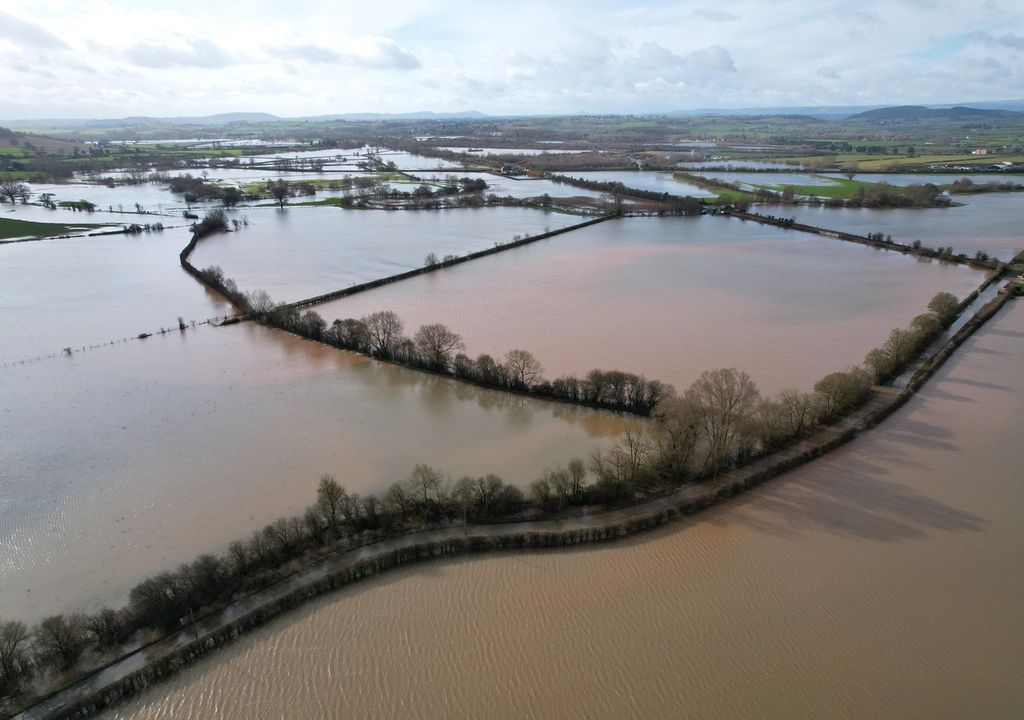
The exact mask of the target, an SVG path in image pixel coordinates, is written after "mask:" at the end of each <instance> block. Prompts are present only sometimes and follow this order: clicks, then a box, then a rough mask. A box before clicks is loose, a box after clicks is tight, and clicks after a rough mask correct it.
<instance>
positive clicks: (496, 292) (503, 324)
mask: <svg viewBox="0 0 1024 720" xmlns="http://www.w3.org/2000/svg"><path fill="white" fill-rule="evenodd" d="M983 279H984V275H982V274H981V273H979V272H976V271H973V270H969V269H966V268H963V267H961V266H957V265H950V264H941V263H938V262H922V261H921V260H918V259H915V258H913V257H910V256H906V255H901V254H899V253H895V252H884V251H878V250H874V249H871V248H867V247H863V246H860V245H855V244H851V243H844V242H840V241H835V240H829V239H825V238H821V237H817V236H814V235H808V234H803V233H797V232H791V231H784V230H779V229H777V228H773V227H766V226H762V225H756V224H754V223H744V222H741V221H738V220H729V219H725V218H715V217H696V218H628V219H623V220H613V221H609V222H605V223H601V224H599V225H595V226H593V227H589V228H585V229H582V230H574V231H572V232H570V233H567V234H564V235H559V236H556V237H554V238H551V239H548V240H542V241H539V242H537V243H534V244H531V245H528V246H525V247H522V248H518V249H515V250H511V251H508V252H504V253H500V254H499V255H495V256H491V257H487V258H482V259H480V260H477V261H474V262H473V263H471V264H469V265H465V266H456V267H453V268H446V269H444V270H441V271H438V272H435V273H430V274H428V275H424V276H420V277H416V278H412V279H410V280H407V281H404V282H402V283H397V284H393V285H388V286H385V287H382V288H377V289H374V290H370V291H368V292H365V293H360V294H359V295H356V296H353V297H350V298H344V299H341V300H337V301H334V302H331V303H326V304H324V305H321V306H318V307H317V308H316V310H317V311H318V312H319V313H320V314H321V315H322V316H323V317H324V319H325V320H327V321H328V322H331V321H333V320H334V319H335V318H338V317H341V318H345V317H360V316H361V315H364V314H367V313H369V312H374V311H377V310H382V309H390V310H394V311H395V312H397V313H398V314H399V316H401V317H402V318H403V320H404V321H405V323H406V328H407V332H408V333H410V334H411V333H412V332H414V331H415V329H416V328H417V327H418V326H420V325H423V324H427V323H433V322H443V323H445V324H446V325H448V326H449V327H450V328H451V329H453V330H455V331H456V332H458V333H460V334H461V335H462V336H463V338H464V340H465V344H466V348H467V352H468V353H469V354H470V355H476V354H478V353H489V354H492V355H495V356H503V355H504V354H505V353H506V352H507V351H508V350H511V349H513V348H524V349H528V350H530V351H531V352H532V353H533V354H534V355H535V356H536V357H537V359H538V360H539V361H540V362H541V364H542V365H543V366H544V368H545V370H546V374H547V375H548V376H549V377H555V376H557V375H562V374H576V375H577V376H580V377H582V376H583V375H584V374H585V373H586V372H587V371H588V370H590V369H593V368H601V369H604V370H611V369H618V370H623V371H627V372H634V373H638V374H641V373H642V374H645V375H647V377H651V378H657V379H659V380H662V381H665V382H671V383H673V384H674V385H676V387H677V388H678V389H680V390H681V389H683V388H685V387H686V386H687V385H689V384H690V383H691V382H692V381H693V380H695V379H696V378H697V376H698V375H699V374H700V373H701V372H702V371H704V370H708V369H712V368H715V367H732V366H735V367H739V368H740V369H743V370H746V371H747V372H748V373H750V374H751V375H752V376H753V378H754V379H755V381H757V382H758V384H759V385H760V387H761V389H762V390H764V391H767V392H775V391H778V390H781V389H784V388H788V387H797V388H800V389H804V390H809V389H810V388H811V386H812V385H813V384H814V382H816V381H817V380H818V379H819V378H821V377H822V376H824V375H826V374H827V373H829V372H833V371H835V370H841V369H844V368H845V367H847V366H849V365H851V364H855V363H859V362H860V361H861V359H862V358H863V357H864V354H865V353H866V352H867V351H868V350H870V349H871V348H872V347H875V346H876V345H879V344H881V343H882V342H883V341H884V340H885V339H886V337H887V336H888V333H889V330H891V329H892V328H893V327H896V326H900V327H902V326H905V325H907V324H908V323H909V322H910V320H911V319H912V318H913V317H914V316H915V315H917V314H919V313H920V312H922V311H923V310H924V308H925V306H926V304H927V303H928V300H929V299H930V298H931V297H932V295H934V294H935V293H936V292H939V291H940V290H947V291H949V292H952V293H954V294H957V295H959V296H961V297H963V296H964V295H967V294H968V293H969V292H971V290H973V289H974V288H976V287H977V286H978V285H979V284H980V283H981V282H982V280H983Z"/></svg>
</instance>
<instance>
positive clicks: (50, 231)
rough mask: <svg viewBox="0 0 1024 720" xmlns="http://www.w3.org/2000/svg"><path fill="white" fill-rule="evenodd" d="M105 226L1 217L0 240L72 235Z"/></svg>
mask: <svg viewBox="0 0 1024 720" xmlns="http://www.w3.org/2000/svg"><path fill="white" fill-rule="evenodd" d="M98 227H103V226H102V225H95V224H89V223H75V224H73V225H65V224H63V223H41V222H31V221H29V220H18V219H16V218H5V217H0V240H7V239H9V238H28V237H32V238H43V237H53V236H54V235H72V234H74V233H78V232H82V231H84V230H92V229H94V228H98Z"/></svg>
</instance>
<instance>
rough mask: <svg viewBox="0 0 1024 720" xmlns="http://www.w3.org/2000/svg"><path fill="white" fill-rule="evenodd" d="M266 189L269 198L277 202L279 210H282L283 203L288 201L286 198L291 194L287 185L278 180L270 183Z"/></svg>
mask: <svg viewBox="0 0 1024 720" xmlns="http://www.w3.org/2000/svg"><path fill="white" fill-rule="evenodd" d="M268 189H269V190H270V196H271V197H273V198H274V199H275V200H277V206H278V207H279V208H284V203H285V201H286V200H287V199H288V196H290V195H291V194H292V191H291V188H290V187H289V186H288V183H287V182H285V181H284V180H278V181H277V182H274V183H271V184H270V187H269V188H268Z"/></svg>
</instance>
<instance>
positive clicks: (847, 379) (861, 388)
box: [814, 367, 872, 419]
mask: <svg viewBox="0 0 1024 720" xmlns="http://www.w3.org/2000/svg"><path fill="white" fill-rule="evenodd" d="M871 384H872V377H871V373H870V372H868V371H867V370H865V369H864V368H861V367H852V368H850V369H849V370H847V371H846V372H835V373H831V374H829V375H826V376H825V377H823V378H822V379H821V380H819V381H818V382H817V383H815V385H814V391H815V392H816V393H818V397H819V398H821V412H822V415H823V416H824V417H825V418H828V419H831V418H834V417H836V416H838V415H841V414H842V413H844V412H845V411H846V410H849V409H850V408H852V407H854V406H855V405H857V403H859V402H860V401H861V399H862V398H863V397H864V396H865V395H867V393H868V391H869V390H870V389H871Z"/></svg>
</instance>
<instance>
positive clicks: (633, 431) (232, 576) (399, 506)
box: [0, 270, 960, 695]
mask: <svg viewBox="0 0 1024 720" xmlns="http://www.w3.org/2000/svg"><path fill="white" fill-rule="evenodd" d="M204 273H206V274H205V275H204V277H214V278H216V277H221V278H222V277H223V274H222V273H218V272H215V271H210V270H207V271H204ZM229 282H230V281H223V280H221V283H222V284H227V283H229ZM236 292H237V291H236ZM248 303H249V305H250V307H251V308H252V311H253V312H257V313H264V314H265V315H267V316H268V317H269V316H270V315H272V314H273V312H274V311H275V308H274V306H273V305H272V303H269V298H268V297H266V294H265V293H257V294H255V295H254V296H250V297H249V299H248ZM959 309H960V303H959V301H958V300H957V298H956V297H954V296H953V295H950V294H949V293H939V294H937V295H936V296H935V297H933V298H932V300H931V302H929V304H928V312H926V313H924V314H922V315H919V316H917V317H916V318H914V320H913V321H912V323H911V324H910V326H909V327H908V328H906V329H902V328H897V329H895V330H893V331H892V333H891V334H890V336H889V339H888V341H887V342H886V343H885V345H883V346H882V347H880V348H876V349H874V350H871V351H870V352H869V353H868V354H867V356H866V358H865V364H864V366H858V367H853V368H850V369H849V370H847V371H844V372H836V373H832V374H830V375H827V376H825V377H824V378H822V379H821V380H820V381H818V383H816V384H815V386H814V392H811V393H805V392H800V391H797V390H786V391H783V392H782V393H780V394H779V395H778V396H776V397H774V398H766V397H763V396H762V395H761V394H760V392H759V391H758V389H757V386H756V385H755V384H754V382H753V381H752V380H751V378H750V377H749V376H748V375H747V374H746V373H744V372H740V371H738V370H736V369H734V368H722V369H717V370H710V371H707V372H704V373H703V374H702V375H701V376H700V377H699V378H698V379H697V380H696V381H695V382H694V383H693V384H692V385H691V386H690V387H689V388H687V389H686V391H685V392H684V393H683V394H682V395H679V396H677V395H675V393H673V392H671V390H670V389H669V388H667V386H662V388H661V389H662V393H661V395H660V397H658V398H657V399H656V400H655V402H654V405H653V408H652V409H651V413H650V415H651V421H650V422H649V423H646V424H632V425H627V427H626V431H625V433H624V435H623V436H622V438H620V440H618V441H617V442H616V443H615V444H614V445H613V446H612V447H611V448H610V449H608V450H607V451H601V450H598V451H596V452H594V453H593V455H592V456H591V458H590V461H589V463H585V462H584V461H583V460H581V459H579V458H574V459H572V460H570V461H569V462H568V463H567V464H566V465H564V466H559V467H555V468H554V469H549V470H546V471H544V472H543V473H542V474H541V476H540V477H539V478H538V479H536V480H535V481H534V482H533V483H532V484H531V485H530V487H529V492H528V494H524V493H523V492H522V491H521V490H520V489H519V488H517V487H516V486H514V485H509V484H506V483H505V482H504V481H503V480H502V479H501V478H500V477H498V476H496V475H493V474H491V475H484V476H479V477H471V476H464V477H462V478H459V479H458V480H455V481H452V480H451V479H450V478H449V477H447V476H446V475H445V474H444V473H442V472H440V471H438V470H436V469H434V468H432V467H430V466H427V465H416V466H415V467H414V468H413V470H412V472H411V473H410V474H409V476H408V477H407V478H405V479H404V480H402V481H401V482H397V483H394V484H393V485H391V487H390V488H389V489H388V490H387V491H386V492H384V493H383V494H382V495H380V496H378V495H375V494H367V495H365V496H360V495H358V494H355V493H351V492H349V491H347V490H346V489H345V488H344V487H343V486H342V485H341V484H339V483H338V482H337V481H336V480H335V479H334V478H333V477H331V476H328V475H325V476H323V477H322V478H321V479H320V482H319V485H318V487H317V496H316V502H315V503H314V504H313V505H311V506H310V507H308V508H307V509H306V510H305V511H304V512H303V513H302V514H300V515H296V516H293V517H290V518H280V519H278V520H275V521H274V522H272V523H270V524H269V525H267V526H265V527H264V528H263V529H262V530H258V531H256V532H254V533H253V534H252V536H251V537H250V538H249V539H248V540H245V541H242V540H239V541H236V542H233V543H232V544H231V545H230V546H229V548H228V550H227V552H226V553H225V554H224V555H223V556H221V557H217V556H214V555H210V554H206V555H201V556H199V557H198V558H196V559H195V560H194V561H192V562H190V563H184V564H182V565H181V566H179V567H178V569H177V570H175V571H169V572H163V573H160V574H159V575H156V576H155V577H152V578H149V579H148V580H145V581H143V582H141V583H139V584H138V585H136V586H135V588H133V589H132V591H131V593H130V602H129V604H128V606H127V607H124V608H121V609H117V610H115V609H111V608H103V609H102V610H100V611H99V612H97V613H94V614H91V615H85V614H81V613H74V614H70V615H67V614H58V615H52V616H49V617H46V618H44V619H43V620H41V621H40V622H39V623H37V624H36V625H35V626H34V627H33V628H31V629H30V628H29V627H28V626H26V625H25V624H24V623H22V622H19V621H16V620H6V621H5V620H2V619H0V695H11V694H14V693H17V692H19V691H20V690H21V689H22V688H23V687H24V686H25V684H26V683H27V682H28V680H29V679H30V678H31V677H33V676H37V677H41V676H46V675H47V674H51V673H59V672H63V671H66V670H67V669H69V668H71V667H72V666H74V665H75V664H76V663H77V662H79V660H80V659H81V658H82V656H83V655H84V654H87V653H91V654H92V655H93V656H94V658H97V659H98V658H99V657H102V656H103V654H104V653H110V652H115V651H116V648H117V647H118V646H120V645H122V644H123V643H125V642H127V641H128V640H129V639H130V638H131V637H132V636H133V635H135V633H137V632H138V631H140V630H147V629H148V630H159V631H171V630H175V629H180V628H183V627H187V625H188V624H189V623H190V622H191V621H192V618H193V617H194V613H195V612H196V611H200V612H201V611H202V609H203V608H210V607H211V606H214V605H215V604H217V603H222V602H226V601H228V600H230V599H231V598H232V597H234V596H237V595H238V594H239V593H243V592H247V591H250V590H254V589H258V588H261V587H266V586H267V585H268V584H271V583H273V582H274V581H275V580H278V579H280V578H282V577H284V576H285V575H286V574H287V573H288V572H289V565H288V563H290V562H292V561H294V560H297V559H303V560H305V561H306V562H312V561H314V560H315V559H316V558H317V557H319V556H321V555H322V554H323V552H324V551H325V549H327V548H331V549H339V550H342V549H345V548H348V547H353V546H356V545H359V544H362V543H366V542H372V541H375V540H379V539H382V538H384V537H388V536H393V535H396V534H401V533H405V532H408V531H411V530H416V529H422V528H424V527H425V526H445V525H451V524H452V523H457V522H460V521H461V522H464V523H480V522H493V521H501V520H536V519H542V518H545V517H551V516H555V515H557V514H559V513H561V512H563V511H564V510H565V509H567V508H570V507H579V506H602V507H608V506H618V505H622V504H628V503H632V502H638V501H642V500H644V499H646V498H649V497H651V496H652V495H656V494H658V493H661V492H664V491H666V490H669V489H671V488H673V487H678V486H680V485H683V484H686V483H693V482H699V481H701V480H705V479H708V478H711V477H714V476H715V475H716V474H717V473H719V472H722V471H727V470H730V469H733V468H735V467H738V466H740V465H742V464H744V463H746V462H749V461H750V460H752V459H753V458H755V457H758V456H760V455H763V454H765V453H770V452H772V451H775V450H778V449H781V448H783V447H785V446H786V445H788V444H790V443H792V442H794V441H795V440H797V439H799V438H801V437H804V436H806V435H807V434H809V433H810V432H811V431H812V430H813V429H814V428H815V427H816V426H817V425H818V424H819V423H820V422H829V421H834V420H836V419H837V418H839V417H841V416H843V415H844V414H846V413H849V412H850V411H851V410H853V409H854V408H856V407H857V406H858V405H859V404H861V403H862V402H863V400H864V399H865V398H866V397H867V396H868V394H869V391H870V388H871V386H872V384H873V383H875V382H878V381H880V380H884V379H886V378H890V377H893V376H895V375H897V374H899V373H900V372H902V371H903V370H904V369H905V368H906V367H907V366H908V365H909V363H911V362H912V361H913V359H914V358H915V357H916V356H917V355H918V353H919V352H920V351H921V350H922V349H923V348H924V347H925V346H926V345H927V344H928V343H929V342H931V341H932V340H933V339H935V338H936V337H937V336H938V334H939V333H940V332H941V331H942V329H943V328H944V327H946V326H947V325H948V324H949V323H950V322H951V321H952V319H953V318H954V317H955V316H956V314H957V312H958V311H959ZM283 317H286V318H290V320H289V322H295V323H299V324H300V325H301V324H302V323H311V324H312V325H315V326H316V327H318V328H319V329H318V330H312V332H314V333H316V332H318V333H319V334H320V335H321V336H322V337H323V336H327V335H328V334H331V335H334V336H335V337H337V338H339V346H340V347H344V346H345V345H343V344H340V343H347V342H350V340H347V339H341V338H345V337H354V338H357V340H356V341H355V342H356V343H357V344H368V348H369V350H370V351H371V352H373V351H374V350H375V349H376V350H378V351H379V350H381V349H382V348H384V349H387V351H388V352H389V353H391V354H392V355H393V354H394V353H396V352H400V350H399V348H400V347H401V346H407V344H408V343H411V345H412V347H411V348H409V347H407V348H406V349H407V350H408V351H413V352H415V353H416V355H417V357H419V358H421V360H420V362H425V363H426V364H425V367H430V368H431V369H439V368H444V367H447V368H448V369H449V370H451V369H452V367H454V363H455V362H456V360H455V358H457V357H458V355H455V356H452V355H451V353H452V352H453V351H454V350H455V349H456V348H457V347H458V344H459V341H458V336H457V335H454V334H453V333H450V332H449V331H446V329H444V328H443V326H424V327H423V328H420V331H419V332H417V334H416V339H415V340H408V339H407V338H403V337H402V336H401V325H400V323H398V322H397V317H396V316H394V313H388V312H384V313H375V314H374V315H370V316H366V317H365V318H363V319H361V320H347V321H338V322H336V323H335V324H334V325H332V327H331V328H330V329H328V328H327V327H326V326H324V325H322V324H321V323H317V322H316V318H317V317H318V316H316V315H315V313H305V314H304V315H302V316H297V315H294V314H291V313H285V314H284V316H283ZM291 329H293V331H294V329H295V328H291ZM305 330H306V331H307V332H309V331H311V328H310V327H307V328H306V329H305ZM353 333H354V335H352V334H353ZM481 357H486V356H481ZM424 359H425V360H424ZM467 360H468V358H467ZM491 362H493V361H491ZM449 363H451V364H449ZM474 364H475V366H476V368H477V370H476V372H484V371H488V370H489V371H492V372H496V373H499V372H500V373H501V375H502V376H503V377H504V380H503V381H502V382H505V383H508V384H509V386H511V385H513V384H529V383H531V382H534V381H535V378H536V377H537V375H539V372H540V368H539V366H537V365H536V364H535V361H533V360H532V356H530V355H529V353H525V352H523V351H513V352H512V353H509V355H508V356H507V359H506V362H505V363H504V364H502V365H501V367H502V370H500V371H499V370H498V369H497V368H498V364H497V363H494V365H493V366H492V365H491V364H490V363H488V362H487V361H484V363H482V364H481V362H480V358H478V359H477V361H475V363H474ZM535 373H536V374H535ZM607 375H609V374H607V373H606V374H605V378H604V381H603V382H602V383H601V387H602V388H604V390H603V392H608V393H611V395H610V396H611V397H618V398H621V399H625V398H626V397H627V396H628V393H629V392H631V391H632V392H638V390H637V388H636V387H633V388H632V390H631V391H630V390H627V389H624V388H623V386H622V385H621V383H620V382H619V381H618V380H615V381H609V379H608V378H607ZM614 388H618V389H619V390H618V391H621V393H622V394H620V395H616V394H615V393H616V392H618V391H617V390H615V389H614ZM590 392H596V390H594V389H592V390H590ZM640 395H642V397H643V399H642V400H639V401H638V402H639V403H640V404H641V405H643V404H646V403H648V402H650V400H651V398H652V397H653V395H651V394H649V388H648V390H646V391H644V393H641V394H640Z"/></svg>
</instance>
